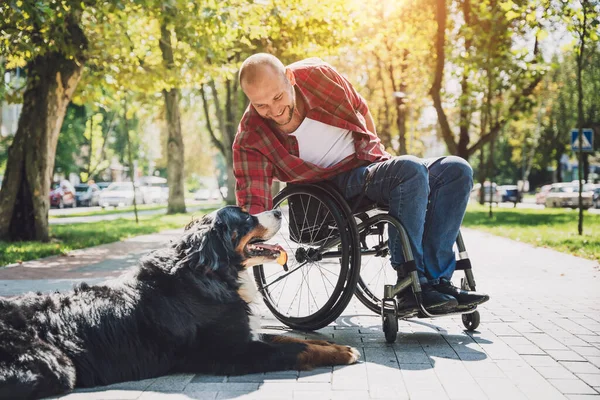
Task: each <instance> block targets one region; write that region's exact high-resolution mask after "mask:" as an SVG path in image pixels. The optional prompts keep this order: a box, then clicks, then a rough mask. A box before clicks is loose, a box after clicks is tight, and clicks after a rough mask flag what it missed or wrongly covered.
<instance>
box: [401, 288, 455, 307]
mask: <svg viewBox="0 0 600 400" xmlns="http://www.w3.org/2000/svg"><path fill="white" fill-rule="evenodd" d="M421 294H422V297H421V298H422V299H423V300H422V301H423V306H424V307H425V309H426V310H427V311H431V312H434V313H442V312H447V311H450V310H452V309H455V308H456V306H458V301H457V300H456V299H455V298H454V297H452V295H447V294H443V293H440V292H438V291H436V290H435V289H434V288H433V287H432V286H431V285H429V284H424V285H421ZM398 310H400V311H401V312H402V313H408V312H411V311H414V312H417V311H418V308H417V299H416V298H415V295H414V294H413V291H412V290H410V289H408V290H405V291H404V292H402V293H400V294H399V295H398Z"/></svg>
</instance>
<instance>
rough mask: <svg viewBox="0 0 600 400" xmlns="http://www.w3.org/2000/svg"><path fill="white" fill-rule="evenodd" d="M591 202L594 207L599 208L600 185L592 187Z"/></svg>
mask: <svg viewBox="0 0 600 400" xmlns="http://www.w3.org/2000/svg"><path fill="white" fill-rule="evenodd" d="M592 204H593V206H594V208H600V186H598V187H597V188H596V189H594V193H593V194H592Z"/></svg>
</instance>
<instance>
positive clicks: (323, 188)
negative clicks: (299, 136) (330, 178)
mask: <svg viewBox="0 0 600 400" xmlns="http://www.w3.org/2000/svg"><path fill="white" fill-rule="evenodd" d="M302 190H306V191H311V192H314V193H315V195H314V196H315V197H316V198H317V199H319V201H321V202H325V201H328V202H329V201H331V202H333V203H334V204H336V205H337V206H338V207H339V210H337V211H340V212H341V214H342V215H343V216H344V217H345V218H344V220H345V221H347V226H342V228H343V229H347V230H348V233H349V235H350V238H351V241H352V242H353V243H351V250H352V255H351V256H352V257H355V258H356V259H352V262H356V263H358V266H359V270H358V273H356V272H354V274H355V275H356V278H355V279H350V281H349V283H348V285H350V286H352V287H351V289H349V292H350V296H346V298H342V300H341V302H337V301H336V303H335V304H333V306H334V307H337V310H334V311H333V313H331V315H328V317H329V319H331V318H332V317H333V320H335V318H337V317H338V316H339V314H341V312H342V311H343V309H344V308H345V307H346V306H347V304H348V302H349V301H350V298H351V297H352V294H353V293H356V291H357V283H358V279H359V278H360V267H361V256H362V255H374V256H379V257H386V256H387V250H388V249H387V244H386V243H383V242H382V236H383V235H382V234H380V238H379V240H380V243H379V246H377V248H376V249H374V250H370V249H363V248H362V242H361V239H360V234H361V233H362V232H364V230H365V229H366V228H368V227H371V226H374V225H375V224H378V223H388V224H390V225H393V226H394V227H395V228H396V229H397V231H398V233H399V236H400V243H401V245H402V252H403V255H404V260H405V262H404V264H403V265H402V268H404V271H405V272H406V273H407V276H406V277H405V278H404V279H402V280H400V281H399V282H397V283H396V284H395V285H384V289H383V296H382V297H381V299H380V301H381V311H380V315H381V317H382V325H383V331H384V334H385V338H386V340H387V342H388V343H392V342H394V341H395V340H396V337H397V333H398V319H409V318H412V317H414V316H415V313H414V312H409V313H404V314H403V313H402V312H401V311H400V310H398V306H397V301H396V296H397V295H398V294H400V293H402V292H403V291H405V290H411V289H412V291H413V293H414V295H415V298H416V302H417V308H418V312H417V315H416V316H418V317H419V318H434V317H441V316H446V315H457V314H461V315H462V321H463V325H464V326H465V328H466V329H467V330H469V331H473V330H475V329H477V327H478V326H479V322H480V316H479V312H478V311H477V306H473V307H471V308H469V309H465V310H461V311H454V312H450V313H443V314H434V313H430V312H428V311H427V310H426V309H425V307H424V306H423V302H422V294H421V285H420V283H419V278H418V275H417V269H416V263H415V261H414V257H413V254H412V250H411V248H410V241H409V239H408V235H407V233H406V230H405V229H404V227H403V226H402V224H401V223H400V221H398V220H397V219H396V218H394V217H392V216H391V215H389V213H387V208H385V207H378V206H377V205H376V204H374V203H373V202H371V201H369V202H368V203H361V204H360V205H358V206H356V207H354V208H356V209H357V210H356V211H352V210H351V209H350V206H349V204H348V202H347V201H346V199H345V198H344V197H343V196H342V194H341V193H339V191H338V190H337V188H336V187H335V186H334V185H333V184H331V183H329V182H319V183H312V184H301V185H296V184H294V185H288V186H287V187H286V188H284V189H283V190H282V191H281V192H279V193H278V194H277V196H276V197H275V199H274V203H276V204H277V203H278V200H279V202H281V201H283V200H285V199H286V198H289V197H291V196H293V195H294V191H296V192H299V191H302ZM286 196H287V197H286ZM319 196H327V197H328V200H325V199H324V198H322V197H321V198H320V197H319ZM282 199H283V200H282ZM372 210H376V211H381V212H380V213H377V214H375V215H373V216H368V214H367V211H372ZM365 217H367V218H366V219H364V218H365ZM356 218H359V219H360V221H361V222H360V223H359V224H357V222H356ZM367 235H369V233H368V232H367V233H365V239H366V236H367ZM365 242H366V240H365ZM340 243H341V236H338V237H334V238H331V239H328V240H326V241H325V243H322V244H321V245H320V246H319V249H317V250H314V251H312V254H305V255H303V257H306V260H307V261H311V260H317V259H319V260H320V258H319V257H321V255H320V254H319V252H321V251H322V249H327V248H332V247H335V246H339V245H340ZM456 245H457V249H458V260H457V265H456V270H464V272H465V277H464V278H463V279H462V280H461V288H462V289H465V290H475V279H474V277H473V272H472V268H471V262H470V260H469V257H468V253H467V251H466V248H465V244H464V241H463V239H462V235H461V234H460V232H459V234H458V237H457V239H456ZM357 249H358V250H359V251H356V250H357ZM340 254H341V252H340V251H338V252H336V251H328V252H327V257H328V258H335V257H338V256H340ZM296 256H297V255H296ZM299 268H300V267H299ZM257 272H259V273H262V266H257V267H255V278H256V280H257V285H258V287H259V290H260V291H261V292H262V294H263V297H264V298H265V302H266V303H267V306H269V308H270V309H271V310H272V311H273V308H272V305H270V304H269V302H270V301H271V300H270V299H268V298H267V297H266V293H265V292H264V288H263V286H264V282H261V281H260V280H259V279H258V277H257ZM292 272H293V271H292ZM290 273H291V272H290ZM287 275H289V273H288V274H287ZM287 275H285V276H287ZM273 283H275V282H273ZM271 284H272V283H271ZM271 284H269V285H271ZM361 301H362V300H361ZM369 308H371V307H369ZM371 309H372V308H371ZM336 314H337V315H336ZM275 316H276V317H277V318H278V319H280V320H281V321H282V322H284V323H286V322H287V321H286V320H284V319H282V318H280V317H279V316H277V315H275ZM325 321H328V320H327V319H325ZM330 322H331V321H329V322H327V324H328V323H330ZM288 325H293V324H288ZM321 325H322V324H317V326H321ZM292 327H295V326H292ZM317 329H318V328H317Z"/></svg>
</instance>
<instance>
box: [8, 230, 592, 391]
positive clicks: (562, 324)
mask: <svg viewBox="0 0 600 400" xmlns="http://www.w3.org/2000/svg"><path fill="white" fill-rule="evenodd" d="M179 232H180V231H169V232H163V233H160V234H154V235H148V236H142V237H137V238H133V239H129V240H127V241H124V242H121V243H115V244H111V245H104V246H99V247H96V248H93V249H88V250H79V251H76V252H73V253H72V254H71V255H70V256H67V257H50V258H48V259H44V260H40V261H33V262H27V263H24V264H23V265H19V266H13V267H8V268H4V269H0V295H12V294H17V293H21V292H24V291H27V290H43V291H45V290H54V289H68V288H70V287H72V285H73V284H74V283H76V282H78V281H81V280H85V281H88V282H91V283H96V282H100V281H102V280H104V279H106V278H110V277H113V276H115V275H118V274H119V273H121V272H122V271H123V270H124V269H127V268H128V267H130V266H131V265H133V264H134V263H135V261H136V260H137V259H138V257H139V256H140V255H141V254H144V253H145V252H147V251H148V250H149V249H151V248H155V247H157V246H158V244H159V243H161V242H166V241H168V240H170V239H172V238H174V237H176V236H177V235H178V234H179ZM463 236H464V238H465V242H466V245H467V249H468V252H469V255H470V256H471V259H472V261H473V264H474V273H475V279H476V281H477V284H478V288H480V289H481V290H483V291H486V292H488V293H490V295H491V296H492V299H491V300H490V302H489V303H487V304H485V305H483V306H482V307H481V308H480V313H481V325H480V327H479V330H478V332H475V333H472V334H467V333H465V331H464V329H463V325H462V322H461V320H460V317H445V318H439V319H435V320H429V319H415V320H411V321H410V322H404V321H402V322H400V332H401V334H400V335H399V337H398V340H397V341H396V343H395V344H393V345H388V344H386V343H385V339H384V335H383V332H382V330H381V321H380V319H379V318H378V317H377V316H375V315H373V314H372V313H371V312H370V311H368V310H367V309H366V308H364V307H363V306H362V304H360V303H359V302H358V301H355V300H353V301H352V302H351V303H350V305H349V306H348V307H347V309H346V310H345V312H344V313H343V315H342V316H341V317H340V318H339V319H338V320H337V321H336V323H335V324H332V325H331V326H329V327H327V328H325V329H322V330H320V331H318V332H316V333H314V334H311V335H309V336H310V337H325V338H328V339H332V340H334V341H336V342H338V343H342V344H349V345H353V346H355V347H357V348H359V349H360V351H361V352H362V355H363V357H362V359H361V362H360V363H358V364H356V365H352V366H346V367H335V368H321V369H318V370H315V371H312V372H307V373H305V372H301V373H298V372H295V371H286V372H279V373H269V374H261V375H246V376H240V377H230V378H228V377H218V376H206V375H171V376H167V377H162V378H158V379H150V380H146V381H140V382H127V383H123V384H118V385H112V386H109V387H104V388H95V389H93V390H86V391H81V390H79V391H76V392H74V393H72V394H69V395H67V396H63V397H61V399H70V400H71V399H144V400H148V399H310V400H320V399H417V400H418V399H435V400H441V399H501V400H505V399H511V400H512V399H544V400H546V399H587V398H589V399H598V400H600V266H599V265H598V263H596V262H593V261H589V260H584V259H580V258H577V257H573V256H569V255H566V254H562V253H558V252H555V251H552V250H548V249H542V248H534V247H531V246H529V245H526V244H522V243H519V242H515V241H511V240H508V239H504V238H498V237H495V236H492V235H489V234H486V233H481V232H477V231H473V230H467V229H465V230H464V231H463ZM457 275H458V274H457ZM261 312H262V316H263V319H262V322H263V327H269V328H275V330H276V331H278V332H282V331H283V332H286V330H285V328H284V327H283V326H282V325H281V324H280V323H279V322H278V321H277V320H275V319H274V318H273V317H271V316H270V314H269V312H268V310H266V308H264V307H263V309H262V310H261ZM291 334H295V333H291ZM300 336H306V335H302V334H301V335H300Z"/></svg>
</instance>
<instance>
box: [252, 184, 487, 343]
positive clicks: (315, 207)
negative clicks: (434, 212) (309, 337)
mask: <svg viewBox="0 0 600 400" xmlns="http://www.w3.org/2000/svg"><path fill="white" fill-rule="evenodd" d="M352 203H353V202H352V201H350V203H349V202H347V201H346V200H345V199H344V197H343V196H342V195H341V193H339V191H338V190H337V188H336V187H335V186H334V185H333V184H332V183H329V182H319V183H312V184H293V185H289V184H288V185H287V186H286V187H285V188H284V189H283V190H282V191H281V192H279V193H278V194H277V195H276V196H275V197H274V199H273V207H274V208H275V207H279V209H280V210H281V212H282V216H283V224H282V228H281V229H280V231H279V232H278V234H277V235H276V236H275V237H274V238H273V239H272V240H274V241H275V242H277V243H279V244H280V245H281V246H282V247H283V248H284V249H285V250H286V251H287V253H288V264H287V265H286V267H285V269H284V268H282V267H281V266H280V265H279V264H276V263H271V264H263V265H257V266H254V270H253V272H254V279H255V281H256V284H257V287H258V290H259V292H260V293H261V294H262V297H263V299H264V301H265V304H266V306H267V307H268V308H269V310H270V311H271V312H272V313H273V315H274V316H275V317H276V318H277V319H278V320H279V321H281V322H282V323H283V324H285V325H287V326H289V327H290V328H293V329H298V330H305V331H311V330H317V329H320V328H323V327H325V326H327V325H329V324H330V323H331V322H333V321H335V320H336V319H337V318H338V317H339V316H340V315H341V313H342V312H343V311H344V309H345V308H346V306H347V305H348V303H349V302H350V300H351V298H352V296H353V295H355V296H356V297H357V298H358V300H359V301H360V302H361V303H362V304H364V305H365V306H366V307H367V308H368V309H369V310H371V311H373V312H374V313H377V314H379V315H381V318H382V325H383V332H384V334H385V338H386V341H387V342H388V343H393V342H394V341H395V340H396V337H397V333H398V320H399V319H409V318H413V317H418V318H432V317H439V316H446V315H452V314H461V315H462V321H463V325H464V326H465V328H466V329H467V330H469V331H474V330H475V329H477V327H478V326H479V322H480V316H479V312H478V311H477V306H473V307H471V308H468V309H464V310H461V311H454V312H451V313H444V314H432V313H430V312H428V311H427V310H426V309H425V308H424V307H423V304H422V301H421V286H420V284H419V279H418V276H417V271H416V264H415V261H414V257H413V255H412V251H411V248H410V244H409V240H408V236H407V234H406V231H405V230H404V228H403V227H402V224H401V223H400V222H399V221H398V220H397V219H396V218H394V217H392V216H390V215H389V214H388V210H387V208H385V207H381V206H378V205H377V204H374V203H373V202H372V201H370V200H369V199H367V198H366V197H364V199H363V201H360V204H352ZM351 206H352V209H351ZM390 225H391V226H393V227H395V229H397V231H398V233H399V238H400V243H401V246H402V251H403V254H404V259H405V260H406V261H405V263H404V264H403V265H402V268H403V269H404V271H405V272H406V274H405V276H406V278H403V279H402V280H400V281H399V282H397V280H398V278H397V273H396V271H395V270H394V269H393V268H392V266H391V264H390V259H389V248H388V240H387V238H388V229H389V226H390ZM456 248H457V253H458V260H457V265H456V270H463V271H464V273H465V277H464V278H463V279H462V280H461V288H462V289H465V290H475V280H474V278H473V273H472V270H471V262H470V260H469V258H468V254H467V252H466V250H465V245H464V242H463V240H462V236H461V234H460V233H459V235H458V237H457V240H456ZM405 290H412V292H413V293H414V295H415V298H416V301H417V307H418V309H417V310H416V311H415V310H408V311H405V310H399V309H398V306H397V303H396V295H397V294H399V293H402V292H404V291H405Z"/></svg>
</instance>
